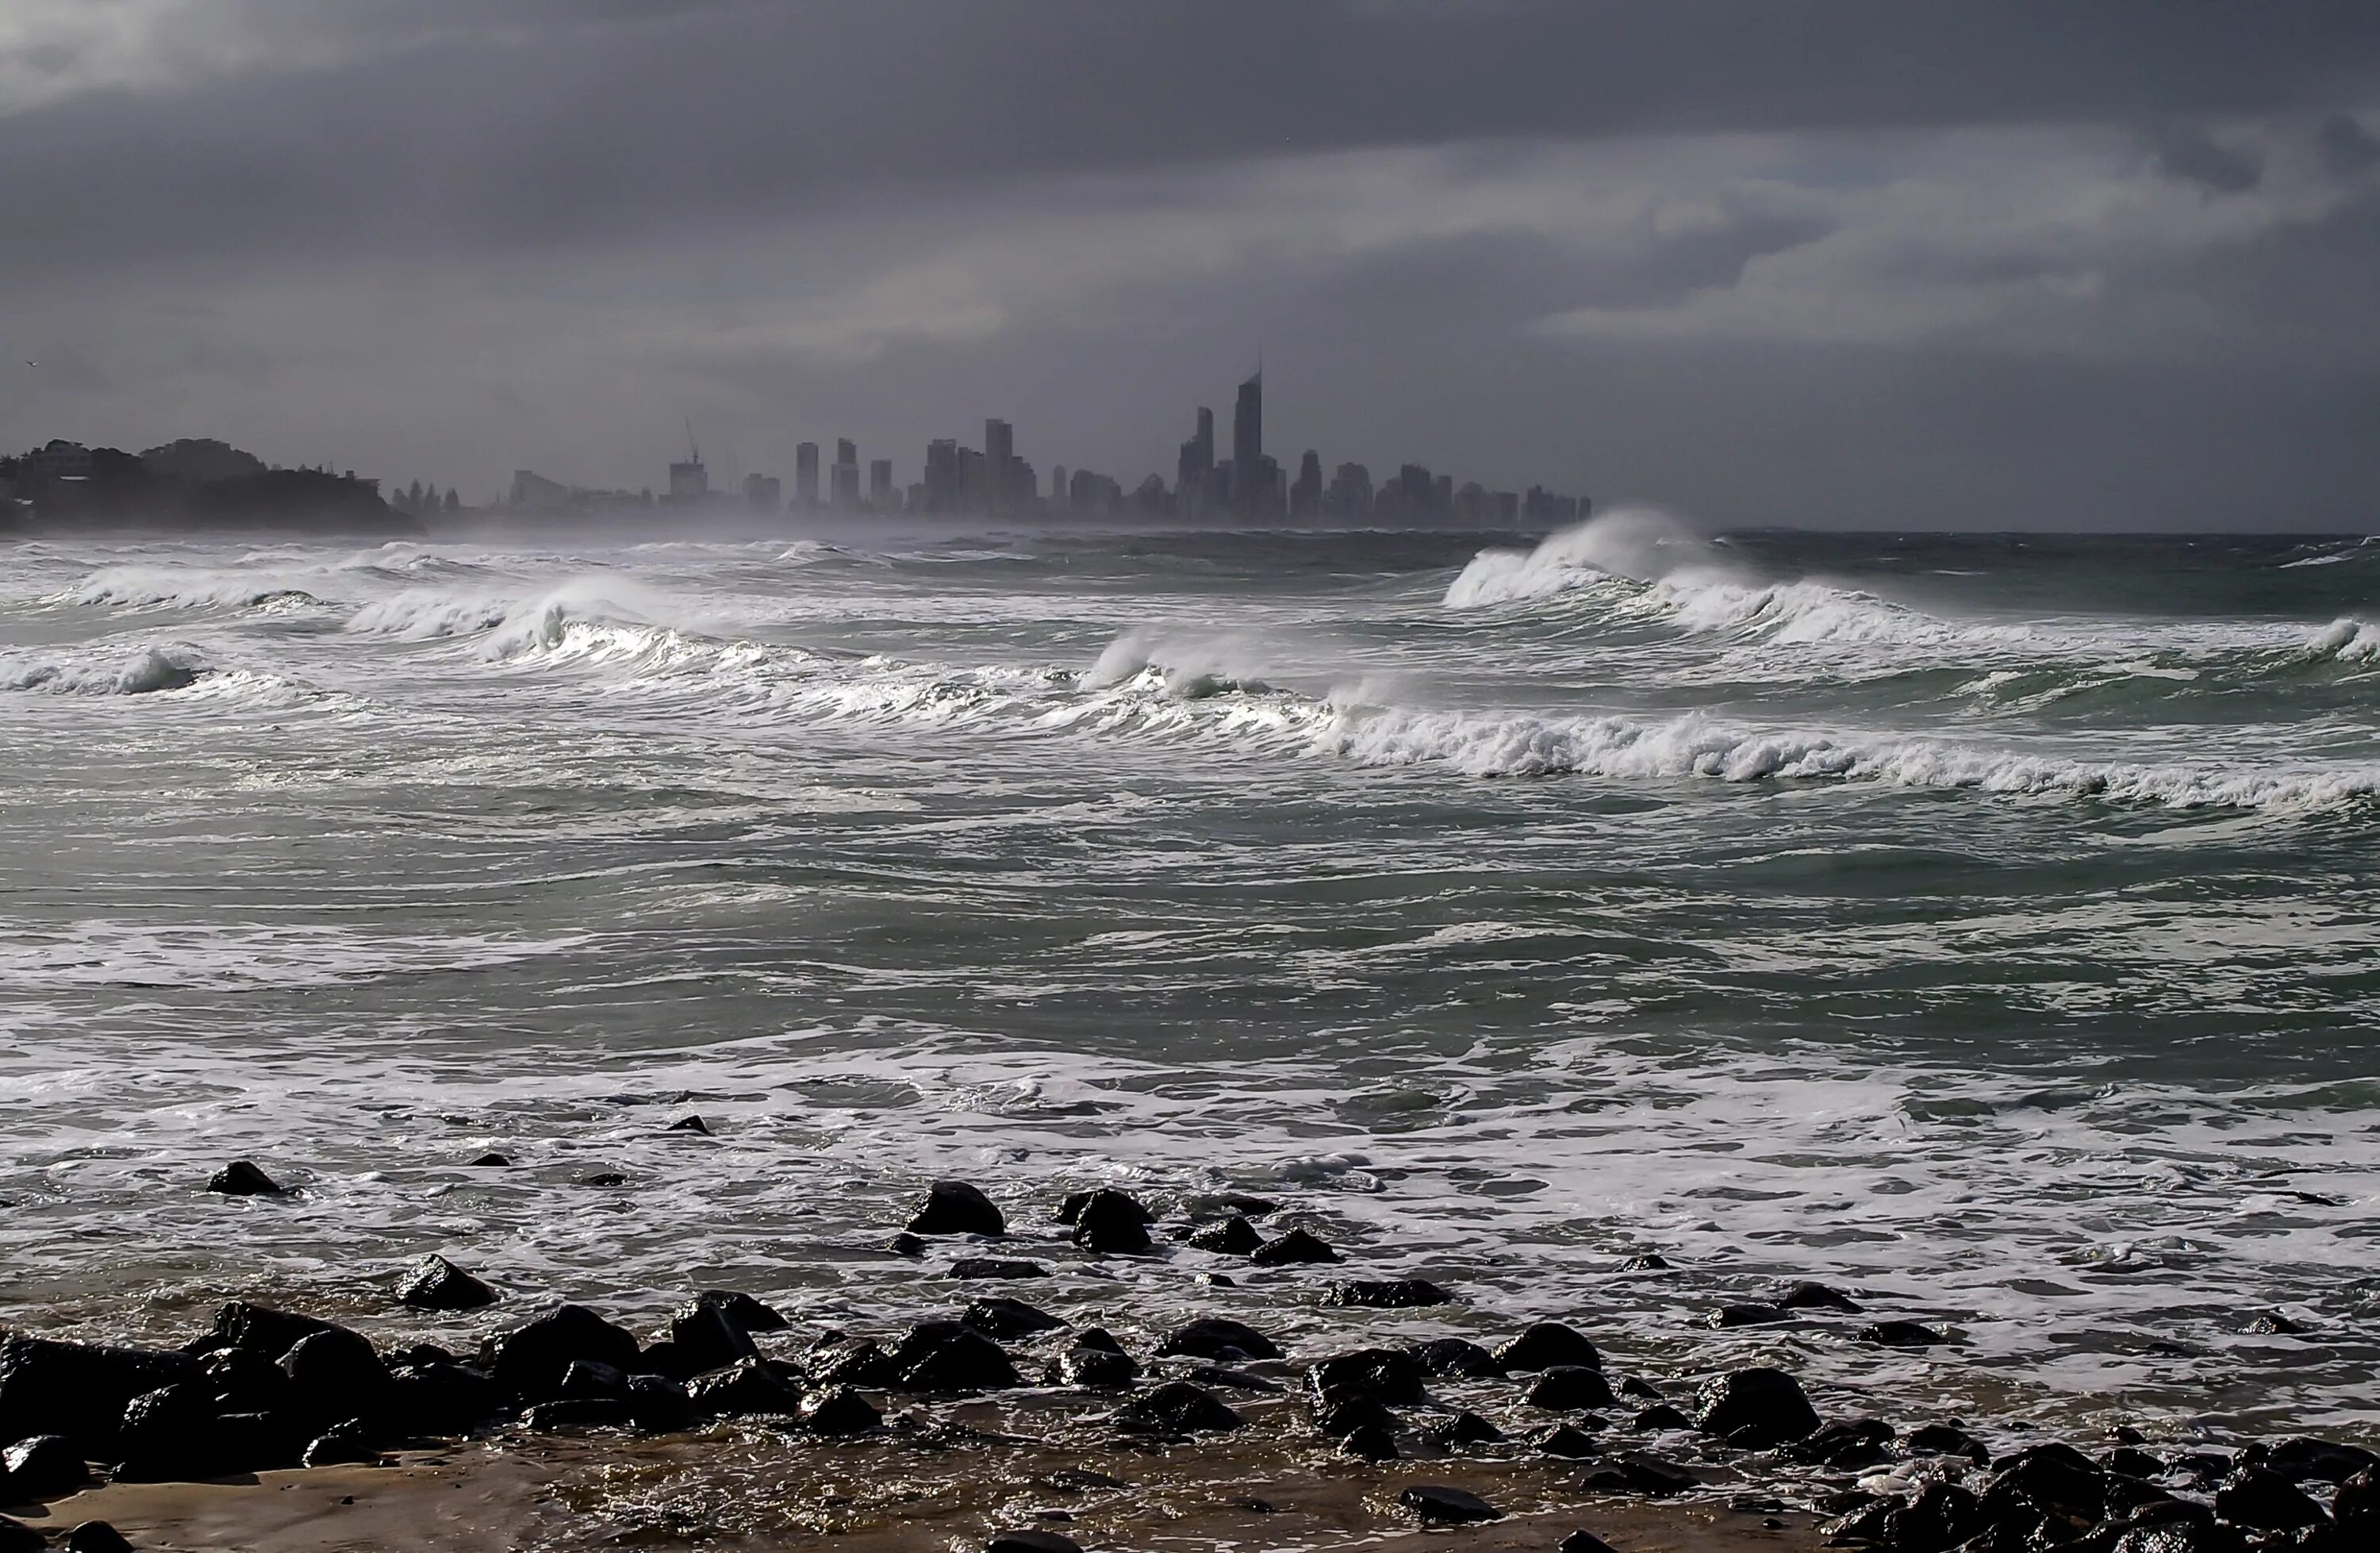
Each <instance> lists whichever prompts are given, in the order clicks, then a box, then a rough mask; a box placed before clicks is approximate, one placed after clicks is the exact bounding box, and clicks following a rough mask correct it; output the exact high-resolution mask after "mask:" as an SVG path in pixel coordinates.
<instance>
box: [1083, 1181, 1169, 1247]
mask: <svg viewBox="0 0 2380 1553" xmlns="http://www.w3.org/2000/svg"><path fill="white" fill-rule="evenodd" d="M1155 1217H1156V1216H1155V1215H1154V1214H1152V1213H1150V1212H1149V1211H1148V1210H1147V1208H1145V1207H1143V1206H1142V1205H1141V1204H1140V1203H1139V1201H1138V1200H1137V1199H1135V1198H1134V1197H1133V1196H1131V1195H1130V1194H1129V1193H1127V1192H1112V1191H1102V1192H1092V1193H1091V1194H1090V1195H1089V1196H1088V1197H1087V1198H1085V1199H1084V1200H1083V1203H1082V1204H1081V1206H1080V1207H1079V1208H1078V1209H1077V1210H1076V1212H1075V1244H1076V1245H1078V1246H1081V1247H1082V1248H1083V1249H1084V1250H1086V1251H1094V1252H1098V1253H1101V1254H1103V1255H1106V1254H1112V1253H1123V1252H1138V1251H1147V1249H1148V1226H1149V1224H1150V1223H1151V1222H1152V1221H1153V1220H1154V1219H1155Z"/></svg>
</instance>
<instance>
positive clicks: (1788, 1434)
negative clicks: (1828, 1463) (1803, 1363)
mask: <svg viewBox="0 0 2380 1553" xmlns="http://www.w3.org/2000/svg"><path fill="white" fill-rule="evenodd" d="M1694 1427H1695V1428H1697V1429H1700V1430H1701V1431H1702V1432H1703V1433H1705V1434H1706V1435H1717V1436H1718V1437H1720V1438H1721V1439H1724V1440H1725V1441H1727V1443H1728V1444H1730V1445H1733V1446H1738V1447H1742V1448H1743V1449H1752V1450H1765V1449H1769V1448H1771V1447H1774V1446H1779V1445H1783V1444H1785V1443H1786V1442H1787V1441H1789V1440H1797V1439H1802V1438H1804V1437H1808V1436H1810V1435H1812V1434H1815V1433H1816V1432H1817V1428H1818V1413H1817V1410H1816V1409H1815V1408H1813V1407H1812V1406H1811V1405H1810V1399H1809V1398H1808V1397H1807V1396H1805V1395H1803V1391H1802V1384H1801V1382H1799V1381H1797V1380H1795V1379H1794V1378H1793V1377H1792V1376H1789V1375H1787V1374H1786V1373H1785V1372H1784V1371H1782V1370H1771V1369H1751V1370H1737V1371H1735V1372H1733V1373H1732V1374H1730V1375H1724V1376H1718V1377H1717V1378H1716V1379H1713V1380H1710V1381H1706V1382H1705V1383H1704V1385H1703V1388H1702V1389H1701V1390H1700V1391H1699V1392H1697V1393H1696V1394H1695V1399H1694Z"/></svg>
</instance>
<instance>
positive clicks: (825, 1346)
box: [806, 1337, 897, 1387]
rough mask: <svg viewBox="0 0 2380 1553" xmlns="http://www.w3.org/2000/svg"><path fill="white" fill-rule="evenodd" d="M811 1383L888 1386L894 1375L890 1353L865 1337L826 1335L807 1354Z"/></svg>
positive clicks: (819, 1384)
mask: <svg viewBox="0 0 2380 1553" xmlns="http://www.w3.org/2000/svg"><path fill="white" fill-rule="evenodd" d="M806 1363H807V1366H808V1369H809V1375H810V1380H811V1382H812V1384H814V1385H818V1386H829V1387H832V1386H889V1385H891V1384H892V1381H893V1380H894V1379H895V1378H897V1377H896V1376H895V1375H894V1373H893V1368H892V1355H891V1354H889V1353H886V1352H885V1351H883V1350H882V1349H880V1348H878V1347H877V1346H876V1345H875V1344H874V1343H872V1342H870V1341H868V1339H866V1338H844V1337H831V1338H826V1339H821V1340H820V1341H819V1342H816V1343H813V1344H812V1345H811V1346H810V1350H809V1352H808V1353H807V1355H806Z"/></svg>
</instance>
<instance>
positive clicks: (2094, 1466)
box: [1984, 1444, 2107, 1525]
mask: <svg viewBox="0 0 2380 1553" xmlns="http://www.w3.org/2000/svg"><path fill="white" fill-rule="evenodd" d="M1984 1511H1985V1516H1986V1518H1987V1519H1989V1520H1991V1521H1994V1522H2001V1521H2010V1520H2021V1519H2022V1518H2023V1517H2024V1516H2025V1515H2026V1514H2027V1513H2031V1514H2033V1515H2035V1516H2054V1517H2058V1518H2059V1519H2062V1520H2065V1521H2069V1522H2077V1523H2080V1524H2083V1525H2089V1524H2091V1523H2093V1522H2096V1521H2098V1520H2099V1519H2100V1518H2101V1517H2102V1516H2103V1515H2105V1514H2106V1513H2107V1472H2106V1469H2105V1468H2103V1467H2101V1466H2100V1465H2099V1463H2098V1462H2096V1461H2093V1460H2091V1458H2089V1457H2088V1456H2085V1455H2083V1453H2082V1452H2081V1451H2079V1450H2077V1449H2074V1448H2073V1447H2072V1446H2070V1445H2057V1444H2052V1445H2037V1446H2034V1447H2033V1448H2032V1449H2028V1450H2021V1451H2019V1452H2017V1453H2016V1454H2015V1455H2013V1456H2010V1457H2009V1458H2007V1459H2006V1460H2004V1461H2000V1462H1999V1463H1998V1471H1997V1472H1995V1473H1994V1474H1992V1478H1991V1481H1990V1482H1989V1483H1988V1484H1986V1485H1985V1488H1984Z"/></svg>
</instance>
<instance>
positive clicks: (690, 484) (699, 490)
mask: <svg viewBox="0 0 2380 1553" xmlns="http://www.w3.org/2000/svg"><path fill="white" fill-rule="evenodd" d="M669 494H670V500H672V501H674V502H701V501H708V500H709V499H710V471H709V470H706V469H704V468H703V467H702V455H701V454H699V453H697V454H695V455H694V456H693V457H691V458H689V459H686V460H685V461H684V462H683V463H675V464H672V465H671V466H670V492H669Z"/></svg>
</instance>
